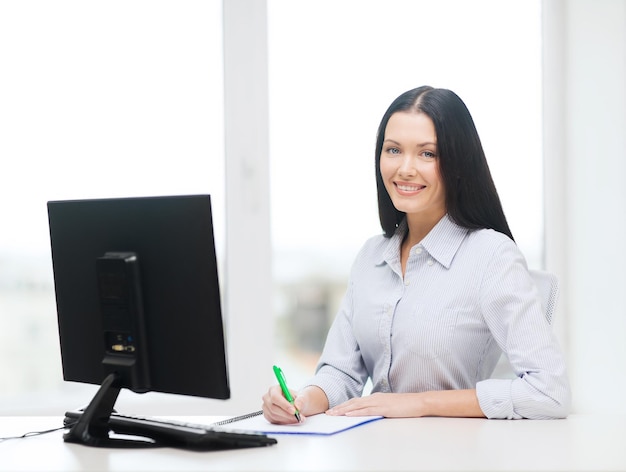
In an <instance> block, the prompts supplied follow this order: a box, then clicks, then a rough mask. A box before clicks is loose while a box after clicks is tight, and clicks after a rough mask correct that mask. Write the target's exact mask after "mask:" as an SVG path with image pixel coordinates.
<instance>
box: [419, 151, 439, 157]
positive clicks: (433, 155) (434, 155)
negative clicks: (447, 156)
mask: <svg viewBox="0 0 626 472" xmlns="http://www.w3.org/2000/svg"><path fill="white" fill-rule="evenodd" d="M422 156H424V157H427V158H428V159H434V158H436V157H437V154H435V153H434V152H431V151H424V152H423V153H422Z"/></svg>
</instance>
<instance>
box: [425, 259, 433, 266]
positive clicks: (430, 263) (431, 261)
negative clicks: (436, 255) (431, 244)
mask: <svg viewBox="0 0 626 472" xmlns="http://www.w3.org/2000/svg"><path fill="white" fill-rule="evenodd" d="M434 263H435V262H434V261H433V260H432V259H428V262H427V263H426V264H428V265H429V266H431V265H433V264H434Z"/></svg>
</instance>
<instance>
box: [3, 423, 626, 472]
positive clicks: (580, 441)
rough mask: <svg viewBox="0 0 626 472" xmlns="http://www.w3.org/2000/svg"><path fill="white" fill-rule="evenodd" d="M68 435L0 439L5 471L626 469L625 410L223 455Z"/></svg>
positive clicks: (385, 426) (7, 430)
mask: <svg viewBox="0 0 626 472" xmlns="http://www.w3.org/2000/svg"><path fill="white" fill-rule="evenodd" d="M184 419H185V420H190V421H195V422H211V421H214V420H215V419H216V418H215V417H195V418H188V417H187V418H184ZM61 421H62V418H60V417H3V418H0V437H6V436H17V435H21V434H24V433H26V432H29V431H41V430H45V429H48V428H54V427H57V426H60V425H61V424H62V423H61ZM62 434H63V432H62V431H56V432H53V433H49V434H45V435H42V436H33V437H29V438H26V439H14V440H7V441H3V442H0V470H2V471H9V470H10V471H32V470H37V471H43V470H49V471H79V470H80V471H95V470H98V471H102V470H105V471H106V470H110V471H130V470H132V471H144V470H145V471H161V470H168V471H173V470H177V471H187V470H236V471H259V470H272V471H279V470H289V471H297V470H333V471H340V470H360V471H366V470H369V471H371V470H380V471H383V470H384V471H395V470H481V471H493V470H507V471H513V470H524V471H526V470H567V471H576V470H585V471H588V470H602V471H607V470H622V471H623V470H626V448H625V444H626V443H625V438H626V416H624V415H621V416H620V415H616V416H611V415H571V416H570V417H569V418H568V419H565V420H552V421H537V420H485V419H459V418H415V419H383V420H380V421H376V422H373V423H369V424H366V425H363V426H361V427H358V428H355V429H352V430H349V431H345V432H343V433H339V434H337V435H334V436H327V437H324V436H295V435H290V436H278V444H276V445H274V446H271V447H267V448H258V449H257V448H255V449H242V450H233V451H219V452H192V451H184V450H179V449H170V448H162V449H149V450H145V449H142V450H128V449H126V450H120V449H97V448H90V447H85V446H81V445H76V444H68V443H65V442H63V439H62Z"/></svg>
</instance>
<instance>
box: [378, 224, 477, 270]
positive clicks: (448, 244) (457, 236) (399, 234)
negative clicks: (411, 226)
mask: <svg viewBox="0 0 626 472" xmlns="http://www.w3.org/2000/svg"><path fill="white" fill-rule="evenodd" d="M407 230H408V226H407V222H406V218H405V219H403V220H402V222H400V224H399V225H398V229H397V230H396V232H395V233H394V235H393V236H392V237H391V238H389V242H388V243H387V246H386V248H385V249H384V251H383V253H382V257H381V259H380V260H379V262H378V263H379V264H382V263H384V262H386V263H387V264H389V265H391V266H396V265H398V264H399V263H400V245H401V244H402V240H403V239H404V236H405V235H406V232H407ZM469 231H470V230H469V229H467V228H464V227H462V226H459V225H457V224H456V223H455V222H454V221H452V218H450V216H449V215H447V214H446V215H444V217H443V218H441V220H439V222H438V223H437V224H436V225H435V226H434V228H433V229H431V230H430V232H429V233H428V234H427V235H426V237H425V238H424V239H422V242H421V243H420V244H421V246H422V247H423V248H424V249H425V250H426V251H427V252H428V254H430V256H431V257H432V258H433V259H435V260H436V261H437V262H439V263H440V264H441V265H443V266H444V267H445V268H446V269H449V268H450V264H452V260H453V259H454V256H455V255H456V253H457V251H458V250H459V247H460V246H461V243H462V242H463V240H464V239H465V236H466V235H467V233H469Z"/></svg>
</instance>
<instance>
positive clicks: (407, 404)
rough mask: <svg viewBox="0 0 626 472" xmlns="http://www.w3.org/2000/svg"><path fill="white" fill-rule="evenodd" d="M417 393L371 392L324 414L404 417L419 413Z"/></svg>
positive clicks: (418, 414)
mask: <svg viewBox="0 0 626 472" xmlns="http://www.w3.org/2000/svg"><path fill="white" fill-rule="evenodd" d="M420 404H421V402H420V394H419V393H380V392H379V393H373V394H372V395H368V396H366V397H360V398H353V399H351V400H348V401H347V402H344V403H342V404H340V405H337V406H335V407H333V408H331V409H329V410H328V411H326V414H328V415H332V416H343V415H345V416H376V415H381V416H385V417H387V418H406V417H416V416H422V414H420Z"/></svg>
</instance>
